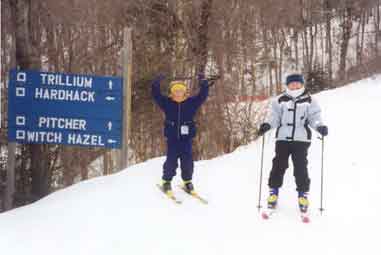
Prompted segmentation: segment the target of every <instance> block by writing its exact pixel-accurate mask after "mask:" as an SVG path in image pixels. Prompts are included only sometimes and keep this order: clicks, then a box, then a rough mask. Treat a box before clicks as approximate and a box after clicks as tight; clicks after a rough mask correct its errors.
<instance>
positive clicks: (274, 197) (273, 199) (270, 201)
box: [267, 188, 279, 209]
mask: <svg viewBox="0 0 381 255" xmlns="http://www.w3.org/2000/svg"><path fill="white" fill-rule="evenodd" d="M278 195H279V189H278V188H271V189H270V195H269V197H268V198H267V208H268V209H275V208H276V206H277V203H278Z"/></svg>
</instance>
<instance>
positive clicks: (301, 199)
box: [298, 191, 309, 213]
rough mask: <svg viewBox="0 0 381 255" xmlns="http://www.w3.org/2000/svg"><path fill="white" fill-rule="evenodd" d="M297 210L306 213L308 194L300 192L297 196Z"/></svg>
mask: <svg viewBox="0 0 381 255" xmlns="http://www.w3.org/2000/svg"><path fill="white" fill-rule="evenodd" d="M298 203H299V209H300V211H301V212H302V213H307V210H308V205H309V202H308V193H307V192H302V191H300V192H299V194H298Z"/></svg>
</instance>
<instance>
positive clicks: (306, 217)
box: [300, 212, 310, 223]
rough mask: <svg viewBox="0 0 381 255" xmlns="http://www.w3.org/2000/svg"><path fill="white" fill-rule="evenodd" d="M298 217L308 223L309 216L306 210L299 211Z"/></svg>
mask: <svg viewBox="0 0 381 255" xmlns="http://www.w3.org/2000/svg"><path fill="white" fill-rule="evenodd" d="M300 217H301V220H302V222H303V223H310V217H309V216H308V214H307V213H306V212H300Z"/></svg>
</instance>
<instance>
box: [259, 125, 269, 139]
mask: <svg viewBox="0 0 381 255" xmlns="http://www.w3.org/2000/svg"><path fill="white" fill-rule="evenodd" d="M270 129H271V126H270V124H269V123H262V124H261V126H260V127H259V130H258V135H259V136H262V135H264V134H265V133H266V132H267V131H269V130H270Z"/></svg>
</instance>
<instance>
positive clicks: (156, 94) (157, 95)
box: [152, 75, 168, 109]
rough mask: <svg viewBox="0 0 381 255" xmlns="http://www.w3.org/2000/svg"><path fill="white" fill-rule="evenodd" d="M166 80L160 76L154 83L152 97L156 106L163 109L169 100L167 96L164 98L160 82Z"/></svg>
mask: <svg viewBox="0 0 381 255" xmlns="http://www.w3.org/2000/svg"><path fill="white" fill-rule="evenodd" d="M162 80H164V76H163V75H159V76H158V77H156V78H155V79H154V80H153V81H152V97H153V99H154V100H155V102H156V104H157V105H158V106H159V107H160V108H161V109H163V108H164V105H165V102H166V101H167V100H168V98H167V97H166V96H163V95H162V94H161V91H160V82H161V81H162Z"/></svg>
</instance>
